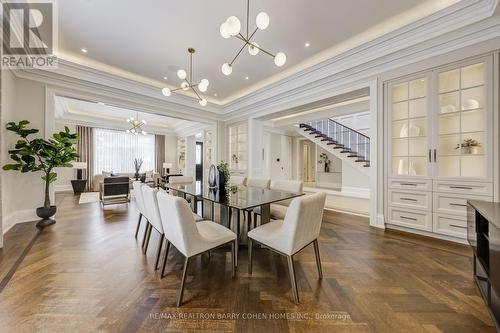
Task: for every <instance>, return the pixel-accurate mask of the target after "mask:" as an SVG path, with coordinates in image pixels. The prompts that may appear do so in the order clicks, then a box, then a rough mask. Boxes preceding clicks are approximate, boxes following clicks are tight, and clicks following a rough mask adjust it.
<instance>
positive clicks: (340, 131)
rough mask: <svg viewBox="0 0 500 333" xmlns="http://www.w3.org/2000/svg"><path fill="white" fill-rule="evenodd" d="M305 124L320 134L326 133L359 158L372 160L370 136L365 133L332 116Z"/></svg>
mask: <svg viewBox="0 0 500 333" xmlns="http://www.w3.org/2000/svg"><path fill="white" fill-rule="evenodd" d="M304 124H305V125H309V126H311V127H312V128H313V129H315V130H316V132H318V134H323V135H326V137H328V138H330V139H331V140H333V142H335V144H337V145H339V146H342V147H343V148H344V150H345V151H349V152H350V153H352V154H355V155H357V156H358V160H364V161H367V162H369V161H370V138H369V137H368V136H366V135H364V134H363V133H360V132H358V131H356V130H355V129H352V128H350V127H347V126H345V125H342V124H341V123H339V122H337V121H335V120H332V119H330V118H328V119H322V120H315V121H311V122H308V123H304Z"/></svg>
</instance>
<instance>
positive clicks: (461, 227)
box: [450, 224, 467, 229]
mask: <svg viewBox="0 0 500 333" xmlns="http://www.w3.org/2000/svg"><path fill="white" fill-rule="evenodd" d="M450 227H455V228H460V229H467V227H464V226H462V225H456V224H450Z"/></svg>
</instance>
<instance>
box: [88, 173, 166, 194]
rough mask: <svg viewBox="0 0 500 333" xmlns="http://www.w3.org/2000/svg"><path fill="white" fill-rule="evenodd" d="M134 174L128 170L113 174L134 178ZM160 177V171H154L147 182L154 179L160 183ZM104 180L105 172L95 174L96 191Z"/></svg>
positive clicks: (99, 189)
mask: <svg viewBox="0 0 500 333" xmlns="http://www.w3.org/2000/svg"><path fill="white" fill-rule="evenodd" d="M141 174H143V173H141ZM134 175H135V173H134V172H128V173H127V172H124V173H117V174H114V175H113V176H118V177H128V178H134ZM160 178H161V175H160V173H159V172H153V173H152V177H149V178H146V182H151V181H152V182H154V183H155V184H158V182H159V180H160ZM103 180H104V172H103V173H100V174H97V175H94V177H93V183H92V187H93V191H94V192H99V191H101V186H100V184H101V183H102V182H103Z"/></svg>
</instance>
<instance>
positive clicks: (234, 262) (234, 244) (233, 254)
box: [231, 240, 236, 278]
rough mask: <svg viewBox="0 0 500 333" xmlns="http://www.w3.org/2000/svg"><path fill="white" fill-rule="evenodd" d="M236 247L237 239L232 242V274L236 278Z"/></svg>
mask: <svg viewBox="0 0 500 333" xmlns="http://www.w3.org/2000/svg"><path fill="white" fill-rule="evenodd" d="M235 248H236V240H235V241H234V242H231V273H232V274H231V276H232V277H233V278H234V276H235V275H236V253H235Z"/></svg>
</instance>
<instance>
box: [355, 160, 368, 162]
mask: <svg viewBox="0 0 500 333" xmlns="http://www.w3.org/2000/svg"><path fill="white" fill-rule="evenodd" d="M354 162H361V163H366V162H369V161H368V160H355V161H354Z"/></svg>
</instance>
